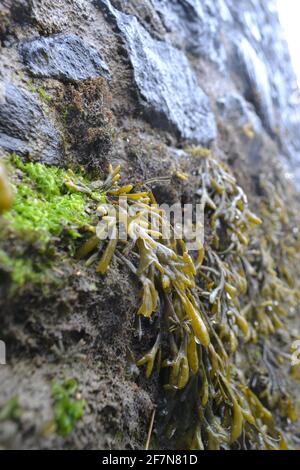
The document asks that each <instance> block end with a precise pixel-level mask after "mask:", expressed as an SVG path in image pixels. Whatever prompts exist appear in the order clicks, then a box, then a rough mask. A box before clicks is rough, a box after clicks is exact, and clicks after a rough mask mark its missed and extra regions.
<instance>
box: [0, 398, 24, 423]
mask: <svg viewBox="0 0 300 470" xmlns="http://www.w3.org/2000/svg"><path fill="white" fill-rule="evenodd" d="M21 413H22V410H21V407H20V404H19V399H18V397H12V398H11V399H10V400H8V401H7V402H6V403H5V405H4V406H3V407H2V408H1V409H0V423H2V422H3V421H18V420H19V418H20V416H21Z"/></svg>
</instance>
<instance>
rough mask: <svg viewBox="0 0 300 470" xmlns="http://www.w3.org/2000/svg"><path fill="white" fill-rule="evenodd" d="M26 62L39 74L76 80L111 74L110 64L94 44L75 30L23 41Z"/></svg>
mask: <svg viewBox="0 0 300 470" xmlns="http://www.w3.org/2000/svg"><path fill="white" fill-rule="evenodd" d="M20 51H21V55H22V57H23V61H24V63H25V65H26V66H27V67H28V68H29V70H30V72H31V73H32V74H33V75H34V76H36V77H46V78H51V77H52V78H57V79H58V80H64V81H70V82H74V81H75V82H76V81H79V80H86V79H87V78H95V77H99V76H101V77H104V78H109V71H108V67H107V65H106V64H105V62H104V61H103V60H102V58H101V56H100V54H99V53H98V52H97V51H96V49H95V48H94V47H93V46H90V45H88V44H86V43H85V42H83V41H82V40H81V39H80V37H78V36H75V34H57V35H54V36H50V37H47V38H37V39H33V40H31V41H28V42H25V43H24V44H22V46H21V48H20Z"/></svg>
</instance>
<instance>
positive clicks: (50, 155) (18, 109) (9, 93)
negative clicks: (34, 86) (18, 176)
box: [0, 82, 61, 164]
mask: <svg viewBox="0 0 300 470" xmlns="http://www.w3.org/2000/svg"><path fill="white" fill-rule="evenodd" d="M0 103H1V106H0V147H2V148H3V149H4V150H6V151H8V152H16V153H18V154H20V155H24V156H25V155H27V156H28V155H30V156H32V157H37V158H38V159H39V160H40V161H42V162H43V163H48V164H57V163H59V161H60V147H61V145H60V136H59V133H58V131H57V130H56V129H55V128H54V127H53V125H52V124H51V123H50V122H49V120H48V119H47V118H46V116H45V115H44V113H43V110H42V108H41V106H40V103H39V102H38V100H37V99H36V97H35V96H34V95H33V94H32V93H29V92H28V91H27V90H24V89H23V88H21V87H16V86H15V85H13V84H12V83H6V82H0Z"/></svg>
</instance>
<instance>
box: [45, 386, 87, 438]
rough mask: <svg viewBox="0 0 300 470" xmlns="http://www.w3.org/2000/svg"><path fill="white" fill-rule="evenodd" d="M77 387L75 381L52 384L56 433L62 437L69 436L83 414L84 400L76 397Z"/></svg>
mask: <svg viewBox="0 0 300 470" xmlns="http://www.w3.org/2000/svg"><path fill="white" fill-rule="evenodd" d="M77 386H78V385H77V382H76V380H75V379H66V380H64V381H63V382H61V381H56V382H53V384H52V389H51V393H52V398H53V401H54V421H55V426H56V432H57V433H58V434H60V435H61V436H63V437H67V436H69V435H70V434H71V432H72V431H73V429H74V427H75V425H76V423H77V421H78V420H79V419H80V418H82V416H83V413H84V407H85V400H83V399H79V398H78V397H76V390H77Z"/></svg>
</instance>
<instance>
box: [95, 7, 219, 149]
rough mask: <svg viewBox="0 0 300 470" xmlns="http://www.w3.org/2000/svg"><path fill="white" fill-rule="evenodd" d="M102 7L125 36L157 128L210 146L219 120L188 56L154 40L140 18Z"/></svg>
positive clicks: (146, 102)
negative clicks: (198, 81)
mask: <svg viewBox="0 0 300 470" xmlns="http://www.w3.org/2000/svg"><path fill="white" fill-rule="evenodd" d="M98 3H99V4H100V6H102V7H104V8H106V11H107V12H108V15H109V18H110V19H111V20H113V22H114V23H115V24H116V25H117V27H118V29H119V30H120V32H121V35H122V38H123V40H124V42H125V45H126V48H127V51H128V55H129V58H130V61H131V64H132V67H133V74H134V80H135V83H136V86H137V88H138V90H139V94H140V98H141V101H142V103H143V105H144V108H145V112H146V115H147V116H148V118H149V119H150V120H151V122H152V123H153V125H155V126H156V127H161V128H164V129H168V130H175V131H176V132H177V133H178V134H179V135H180V137H182V138H183V139H187V140H191V141H195V142H200V143H202V144H209V143H210V142H211V141H212V140H213V139H214V138H215V137H216V124H215V118H214V115H213V113H212V111H211V108H210V104H209V100H208V98H207V96H206V95H205V93H204V92H203V90H202V89H201V88H200V86H199V84H198V83H197V78H196V75H195V74H194V72H193V70H192V69H191V67H190V64H189V62H188V60H187V58H186V56H185V55H184V53H183V52H182V51H179V50H178V49H176V48H174V47H173V46H171V45H170V44H168V43H166V42H163V41H158V40H156V39H153V38H152V37H151V36H150V34H149V33H148V32H147V31H146V30H145V29H144V28H143V26H142V25H141V24H140V23H139V22H138V20H137V18H136V17H134V16H131V15H125V14H124V13H121V12H120V11H118V10H116V9H115V8H114V7H113V6H112V5H111V3H110V1H109V0H98Z"/></svg>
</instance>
